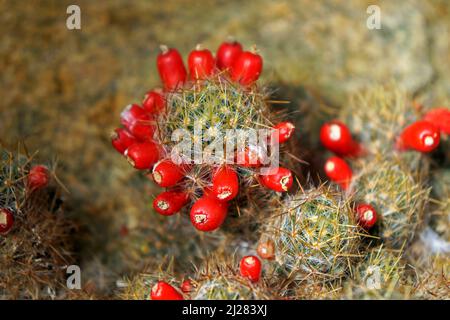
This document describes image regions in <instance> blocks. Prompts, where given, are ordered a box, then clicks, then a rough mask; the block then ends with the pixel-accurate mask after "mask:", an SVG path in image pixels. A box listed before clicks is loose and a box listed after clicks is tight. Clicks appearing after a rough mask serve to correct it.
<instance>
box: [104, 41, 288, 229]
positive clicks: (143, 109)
mask: <svg viewBox="0 0 450 320" xmlns="http://www.w3.org/2000/svg"><path fill="white" fill-rule="evenodd" d="M157 67H158V72H159V75H160V78H161V82H162V84H163V87H164V89H162V90H157V89H154V90H150V91H148V92H147V94H146V95H145V98H144V101H143V102H142V106H141V105H137V104H131V105H130V106H128V107H127V108H126V109H125V110H124V111H123V113H122V114H121V123H122V125H123V128H118V129H116V131H115V134H114V135H113V136H112V138H113V141H112V144H113V146H114V148H115V149H116V150H117V151H118V152H119V153H121V154H123V155H124V156H125V157H126V158H127V159H128V161H129V162H130V164H131V165H132V166H134V167H135V168H136V169H138V170H142V171H144V172H148V171H149V170H150V171H151V172H152V174H151V175H149V176H150V177H151V178H152V179H153V181H154V182H155V183H156V184H157V185H159V186H160V187H163V188H166V190H165V191H164V192H163V193H161V194H160V195H158V196H157V197H156V199H155V201H154V203H153V205H154V208H155V210H156V212H158V213H160V214H162V215H166V216H169V215H174V214H176V213H178V212H181V211H189V210H190V218H191V221H192V224H193V226H194V227H195V228H196V229H198V230H200V231H204V232H212V231H215V230H217V229H219V228H220V227H221V226H222V224H225V222H226V219H228V217H230V216H232V217H238V216H240V215H241V213H242V212H244V211H245V207H246V206H257V207H264V206H265V205H266V200H265V199H267V197H270V195H272V194H277V195H281V194H282V193H285V192H287V191H288V190H289V189H290V188H291V186H292V183H293V180H294V176H293V173H292V172H291V171H290V170H289V168H285V167H283V165H284V164H285V162H287V161H284V160H285V159H284V157H283V156H284V152H283V151H284V149H285V146H283V145H285V144H284V143H285V142H286V141H288V140H289V138H290V137H291V136H292V135H293V133H294V130H295V127H294V125H293V124H292V123H290V122H288V121H285V119H284V115H283V112H277V113H274V112H271V110H270V105H269V101H270V100H269V95H268V93H267V90H265V89H264V88H263V87H262V86H261V85H260V84H259V82H258V79H259V77H260V75H261V72H262V67H263V60H262V57H261V56H260V55H259V54H258V53H257V52H256V51H252V52H250V51H244V50H243V49H242V46H241V45H240V44H239V43H237V42H233V43H228V42H227V43H224V44H223V45H221V46H220V48H219V51H218V52H217V54H216V59H214V57H213V54H212V53H211V52H210V51H209V50H207V49H204V48H200V47H197V48H196V49H195V50H193V51H192V52H191V53H190V54H189V56H188V59H187V67H188V68H186V67H185V66H184V63H183V59H182V57H181V54H180V53H179V52H178V51H177V50H176V49H173V48H167V47H165V46H162V52H161V54H160V55H159V56H158V58H157ZM272 103H274V102H272ZM275 161H277V162H275ZM268 169H270V170H269V171H270V172H269V171H268ZM175 193H176V194H183V195H187V200H186V201H184V198H183V197H175V198H172V197H170V195H173V194H175ZM229 211H230V212H229ZM260 211H261V210H249V211H248V212H254V213H258V212H260ZM242 221H244V220H242ZM254 221H257V220H256V219H254ZM241 225H242V226H243V225H244V223H242V224H241Z"/></svg>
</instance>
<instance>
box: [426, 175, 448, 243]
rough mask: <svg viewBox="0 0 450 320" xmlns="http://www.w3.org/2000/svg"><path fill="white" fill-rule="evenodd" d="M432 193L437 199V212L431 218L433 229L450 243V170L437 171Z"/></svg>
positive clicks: (433, 180) (434, 176)
mask: <svg viewBox="0 0 450 320" xmlns="http://www.w3.org/2000/svg"><path fill="white" fill-rule="evenodd" d="M431 185H432V189H431V193H432V197H433V198H435V201H434V202H435V210H434V211H433V215H432V217H431V222H430V224H431V226H432V228H433V229H434V230H435V231H436V232H437V233H438V234H439V235H440V236H441V237H442V238H443V239H444V240H445V241H447V242H450V169H448V168H443V169H439V170H436V172H434V173H433V176H432V179H431Z"/></svg>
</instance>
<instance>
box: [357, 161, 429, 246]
mask: <svg viewBox="0 0 450 320" xmlns="http://www.w3.org/2000/svg"><path fill="white" fill-rule="evenodd" d="M351 190H352V191H353V192H354V194H355V201H357V202H361V203H367V204H370V205H371V206H372V207H373V208H374V209H375V210H376V212H377V218H378V222H377V227H376V228H374V229H373V230H374V232H375V233H376V234H377V235H378V236H379V237H380V238H381V240H382V242H383V243H384V244H385V246H386V247H387V248H396V249H399V248H401V247H403V246H407V245H408V244H410V242H411V240H412V239H413V238H414V236H415V234H416V231H417V230H418V228H419V226H420V224H421V222H422V220H423V214H424V209H425V206H426V204H427V203H428V197H429V190H428V189H427V188H425V187H424V186H423V184H422V182H421V173H419V172H412V171H411V170H410V168H408V167H407V164H405V163H403V162H402V161H400V160H399V159H391V160H384V159H373V160H372V161H369V162H368V163H366V164H365V165H364V167H363V168H362V169H361V171H360V173H359V174H358V175H357V176H356V177H355V178H354V181H353V183H352V186H351Z"/></svg>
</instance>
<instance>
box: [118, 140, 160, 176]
mask: <svg viewBox="0 0 450 320" xmlns="http://www.w3.org/2000/svg"><path fill="white" fill-rule="evenodd" d="M124 155H125V156H126V157H127V160H128V162H129V163H130V164H131V165H132V166H133V167H135V168H136V169H139V170H151V169H152V167H153V165H154V164H155V163H156V162H157V161H158V160H159V148H158V145H157V144H156V143H154V142H152V141H147V142H136V143H133V144H132V145H131V146H129V147H128V149H127V150H125V153H124Z"/></svg>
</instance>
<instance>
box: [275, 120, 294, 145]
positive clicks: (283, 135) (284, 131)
mask: <svg viewBox="0 0 450 320" xmlns="http://www.w3.org/2000/svg"><path fill="white" fill-rule="evenodd" d="M273 129H275V130H277V131H278V142H279V143H284V142H286V141H287V140H289V138H290V137H291V136H292V134H293V133H294V130H295V126H294V124H293V123H292V122H288V121H285V122H280V123H279V124H277V125H276V126H274V127H273Z"/></svg>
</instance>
